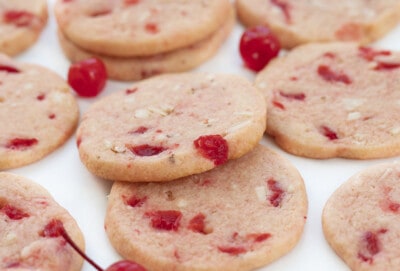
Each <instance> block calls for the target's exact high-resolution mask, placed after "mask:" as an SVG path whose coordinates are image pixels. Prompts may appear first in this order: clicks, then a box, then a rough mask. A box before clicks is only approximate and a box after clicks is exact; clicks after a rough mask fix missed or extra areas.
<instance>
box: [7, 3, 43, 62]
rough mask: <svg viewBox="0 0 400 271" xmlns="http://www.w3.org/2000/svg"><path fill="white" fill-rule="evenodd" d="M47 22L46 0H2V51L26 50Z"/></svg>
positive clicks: (9, 53)
mask: <svg viewBox="0 0 400 271" xmlns="http://www.w3.org/2000/svg"><path fill="white" fill-rule="evenodd" d="M46 22H47V1H46V0H30V1H26V0H13V1H9V0H0V52H2V53H5V54H7V55H16V54H18V53H20V52H22V51H24V50H26V49H27V48H29V47H30V46H31V45H32V44H34V43H35V42H36V40H37V39H38V37H39V35H40V33H41V32H42V30H43V28H44V26H45V25H46Z"/></svg>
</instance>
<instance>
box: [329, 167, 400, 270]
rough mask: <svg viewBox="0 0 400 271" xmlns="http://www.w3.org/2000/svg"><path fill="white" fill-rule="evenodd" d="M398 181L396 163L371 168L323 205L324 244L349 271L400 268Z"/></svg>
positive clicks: (348, 183)
mask: <svg viewBox="0 0 400 271" xmlns="http://www.w3.org/2000/svg"><path fill="white" fill-rule="evenodd" d="M399 181H400V163H399V162H392V163H387V164H380V165H377V166H373V167H371V168H368V169H366V170H364V171H362V172H360V173H358V174H356V175H355V176H353V177H351V178H350V179H349V180H348V181H347V182H345V183H344V184H343V185H341V186H340V187H339V188H338V189H337V190H336V191H335V193H334V194H333V195H332V196H331V197H330V198H329V200H328V202H327V203H326V205H325V208H324V211H323V215H322V222H323V229H324V233H325V237H326V240H327V241H328V242H329V244H330V245H331V247H332V248H333V250H334V251H335V252H336V253H337V254H338V255H339V256H340V257H341V258H342V259H343V260H344V261H345V262H346V264H347V265H348V266H349V267H350V268H351V270H354V271H361V270H363V271H367V270H371V271H372V270H376V271H378V270H379V271H380V270H397V269H398V267H399V266H400V244H399V242H398V236H399V235H400V226H399V225H400V187H399V185H398V184H399Z"/></svg>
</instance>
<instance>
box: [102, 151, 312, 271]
mask: <svg viewBox="0 0 400 271" xmlns="http://www.w3.org/2000/svg"><path fill="white" fill-rule="evenodd" d="M306 215H307V198H306V192H305V189H304V183H303V180H302V178H301V177H300V175H299V173H298V172H297V170H296V169H295V168H294V167H293V166H292V165H291V164H290V163H289V162H288V161H287V160H285V159H283V158H282V157H280V156H279V155H277V154H276V153H274V152H272V151H270V150H269V149H267V148H266V147H264V146H262V145H259V146H257V147H256V148H255V149H254V150H253V151H252V152H250V153H248V154H246V155H245V156H243V157H241V158H239V159H237V160H232V161H229V162H228V163H227V164H225V165H223V166H221V167H218V168H216V169H213V170H211V171H208V172H206V173H202V174H199V175H192V176H190V177H186V178H184V179H181V180H176V181H172V182H167V183H141V184H134V183H123V182H116V183H114V185H113V187H112V189H111V194H110V197H109V205H108V210H107V214H106V219H105V227H106V231H107V234H108V236H109V238H110V241H111V243H112V245H113V246H114V247H115V248H116V250H117V251H118V252H119V253H120V254H121V255H122V256H123V257H125V258H128V259H131V260H134V261H137V262H139V263H140V264H142V265H144V266H145V267H146V268H148V270H152V271H162V270H176V271H189V270H190V271H194V270H203V271H225V270H232V271H239V270H241V271H245V270H253V269H255V268H258V267H261V266H263V265H266V264H268V263H270V262H271V261H273V260H275V259H277V258H279V257H281V256H282V255H284V254H286V253H287V252H289V251H290V250H291V249H292V248H293V247H294V246H295V245H296V243H297V242H298V240H299V239H300V237H301V234H302V231H303V228H304V224H305V221H306Z"/></svg>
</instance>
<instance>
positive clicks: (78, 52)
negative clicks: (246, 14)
mask: <svg viewBox="0 0 400 271" xmlns="http://www.w3.org/2000/svg"><path fill="white" fill-rule="evenodd" d="M234 22H235V18H234V15H233V11H232V14H231V15H230V17H229V19H227V21H226V22H224V24H223V26H222V28H221V29H219V30H217V31H216V32H215V33H212V34H211V36H209V37H207V38H206V39H204V40H202V41H200V42H197V43H195V44H192V45H190V46H187V47H184V48H180V49H176V50H173V51H170V52H167V53H161V54H156V55H153V56H147V57H125V58H123V57H110V56H106V55H99V54H95V53H92V52H89V51H86V50H84V49H82V48H80V47H78V46H76V45H75V44H74V43H73V42H71V41H70V40H68V39H67V38H66V37H65V36H64V35H63V34H62V33H61V31H59V32H58V34H59V41H60V44H61V46H62V48H63V51H64V53H65V55H66V56H67V57H68V58H69V59H70V60H71V61H72V62H77V61H81V60H83V59H86V58H89V57H97V58H99V59H102V60H103V62H104V64H105V65H106V67H107V74H108V76H109V78H111V79H115V80H140V79H144V78H148V77H150V76H154V75H157V74H162V73H171V72H184V71H188V70H190V69H192V68H195V67H196V66H198V65H200V64H201V63H203V62H205V61H206V60H208V59H209V58H210V57H212V56H213V55H214V54H215V53H216V52H217V51H218V49H219V48H220V46H221V44H222V43H223V42H224V41H225V39H226V38H227V36H228V35H229V33H230V32H231V30H232V27H233V24H234Z"/></svg>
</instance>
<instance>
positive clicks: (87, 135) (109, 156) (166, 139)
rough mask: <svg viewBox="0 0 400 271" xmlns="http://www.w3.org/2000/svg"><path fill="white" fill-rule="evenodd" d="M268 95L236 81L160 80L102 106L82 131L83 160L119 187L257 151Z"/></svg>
mask: <svg viewBox="0 0 400 271" xmlns="http://www.w3.org/2000/svg"><path fill="white" fill-rule="evenodd" d="M265 114H266V109H265V101H264V99H263V96H262V94H261V93H260V92H259V91H258V90H257V89H256V88H254V87H253V86H252V85H251V84H250V82H248V81H247V80H246V79H244V78H242V77H239V76H236V75H222V74H208V73H184V74H169V75H161V76H157V77H153V78H151V79H147V80H144V81H141V82H139V83H137V84H134V85H133V86H132V87H130V88H128V89H125V90H122V91H119V92H116V93H114V94H111V95H110V96H108V97H105V98H103V99H101V100H99V101H97V102H96V103H94V104H93V105H92V106H91V107H90V108H89V110H88V111H87V112H86V113H85V115H84V116H83V119H82V122H81V124H80V126H79V128H78V132H77V141H78V142H77V143H78V148H79V154H80V157H81V160H82V162H83V163H84V164H85V166H86V167H87V168H88V169H89V171H91V172H92V173H93V174H95V175H97V176H100V177H102V178H106V179H110V180H119V181H132V182H144V181H169V180H173V179H176V178H179V177H183V176H187V175H191V174H194V173H199V172H204V171H206V170H209V169H212V168H214V167H216V166H218V165H221V164H223V163H225V162H226V161H227V160H228V159H234V158H238V157H240V156H242V155H244V154H245V153H247V152H248V151H250V150H251V149H253V148H254V147H255V146H256V145H257V144H258V142H259V140H260V139H261V138H262V136H263V132H264V130H265V123H266V120H265V119H266V115H265Z"/></svg>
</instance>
